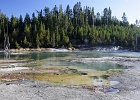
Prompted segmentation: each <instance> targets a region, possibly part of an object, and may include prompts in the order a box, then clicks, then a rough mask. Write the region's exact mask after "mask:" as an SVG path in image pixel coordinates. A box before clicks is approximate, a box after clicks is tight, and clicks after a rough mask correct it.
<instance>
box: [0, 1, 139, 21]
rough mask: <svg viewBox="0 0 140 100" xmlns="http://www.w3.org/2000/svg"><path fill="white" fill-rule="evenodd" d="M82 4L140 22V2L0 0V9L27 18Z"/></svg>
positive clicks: (96, 10) (8, 13) (5, 12)
mask: <svg viewBox="0 0 140 100" xmlns="http://www.w3.org/2000/svg"><path fill="white" fill-rule="evenodd" d="M79 1H80V2H81V4H82V7H84V6H89V7H94V9H95V13H97V12H100V13H102V12H103V10H104V8H109V7H110V8H111V10H112V16H116V17H117V18H118V19H119V20H121V17H122V15H123V12H125V13H126V17H127V18H128V21H129V22H130V23H135V21H136V19H138V20H140V0H0V9H1V11H2V12H3V13H4V14H6V15H7V16H8V17H11V15H12V14H13V15H15V16H16V17H19V16H20V15H23V17H24V16H25V14H26V13H28V14H30V15H31V14H32V13H33V12H36V10H41V9H44V7H45V6H46V7H49V8H50V9H52V8H53V7H54V5H57V7H59V5H61V4H62V6H63V10H65V9H66V6H67V5H68V4H69V5H70V7H71V9H72V8H73V6H74V4H76V3H77V2H79Z"/></svg>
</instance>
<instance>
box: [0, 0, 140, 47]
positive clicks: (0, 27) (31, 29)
mask: <svg viewBox="0 0 140 100" xmlns="http://www.w3.org/2000/svg"><path fill="white" fill-rule="evenodd" d="M35 14H37V15H35ZM5 33H7V35H8V36H9V41H10V47H11V48H18V49H19V48H28V47H29V48H39V47H45V48H47V47H72V46H77V45H84V44H87V45H89V46H102V45H119V46H123V47H131V48H133V47H135V45H136V41H135V39H136V37H137V40H138V44H139V43H140V41H139V40H140V27H138V26H136V25H135V24H131V25H130V24H129V22H128V20H127V17H126V14H125V12H124V13H123V14H122V20H121V21H120V20H118V19H117V18H116V16H112V10H111V8H110V7H109V8H105V9H103V14H100V13H99V12H97V13H95V12H94V7H88V6H85V7H83V8H82V6H81V3H80V2H77V3H76V4H75V5H74V6H73V8H70V6H69V5H67V7H66V9H65V10H63V7H62V5H60V6H59V7H57V6H56V5H55V6H54V8H53V9H52V10H50V8H49V7H45V8H44V9H41V10H40V11H38V10H36V12H33V13H32V16H31V17H30V15H29V14H28V13H26V15H25V17H24V18H23V17H22V15H20V17H19V18H17V17H15V16H14V15H12V16H11V18H9V17H7V16H6V15H5V14H4V13H2V12H1V11H0V47H1V48H2V47H3V42H4V34H5Z"/></svg>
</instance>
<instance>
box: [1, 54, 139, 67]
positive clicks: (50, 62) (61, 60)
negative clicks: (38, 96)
mask: <svg viewBox="0 0 140 100" xmlns="http://www.w3.org/2000/svg"><path fill="white" fill-rule="evenodd" d="M108 56H134V57H135V56H137V57H140V53H134V52H133V53H132V52H131V53H130V52H96V51H77V52H40V53H39V52H38V53H37V52H36V53H27V54H19V55H18V54H17V55H15V54H13V55H12V54H11V55H10V57H9V59H15V60H23V59H29V60H38V61H40V62H41V64H42V65H43V66H46V67H51V66H64V67H77V68H81V69H94V70H109V69H124V68H126V67H125V66H121V65H118V64H113V63H107V62H100V63H99V62H91V63H82V62H72V59H74V58H93V57H94V58H97V57H108ZM4 57H5V55H4V53H3V52H0V59H4Z"/></svg>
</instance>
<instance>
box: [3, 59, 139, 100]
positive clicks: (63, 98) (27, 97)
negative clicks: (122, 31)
mask: <svg viewBox="0 0 140 100" xmlns="http://www.w3.org/2000/svg"><path fill="white" fill-rule="evenodd" d="M108 59H109V60H108ZM112 59H117V60H112V61H113V62H114V63H118V64H121V65H125V66H128V69H126V70H123V71H122V72H120V73H118V74H115V75H112V76H111V79H110V80H112V81H119V82H120V83H119V84H117V85H115V86H113V87H114V88H117V89H118V90H120V92H119V93H103V92H97V91H96V92H95V91H94V89H93V88H86V87H66V86H64V87H62V86H52V85H50V84H49V85H48V84H46V83H43V82H38V81H30V82H24V80H21V81H18V82H16V81H15V82H6V83H3V82H1V83H0V97H1V100H140V95H139V94H140V62H139V59H138V58H137V59H136V58H126V59H125V58H112ZM89 60H90V61H95V60H94V59H89V58H88V59H85V58H84V59H81V60H79V61H84V62H89ZM100 60H101V61H111V59H110V58H103V59H102V58H101V59H100ZM100 60H98V61H100ZM96 61H97V59H96ZM19 78H20V76H19Z"/></svg>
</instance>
